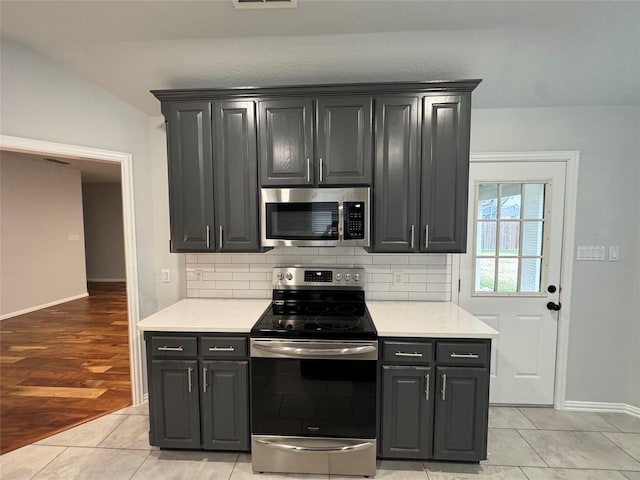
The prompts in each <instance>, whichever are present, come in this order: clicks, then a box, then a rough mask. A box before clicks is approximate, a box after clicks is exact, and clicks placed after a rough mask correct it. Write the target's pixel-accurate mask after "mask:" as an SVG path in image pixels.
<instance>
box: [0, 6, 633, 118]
mask: <svg viewBox="0 0 640 480" xmlns="http://www.w3.org/2000/svg"><path fill="white" fill-rule="evenodd" d="M0 14H1V20H0V22H1V23H0V28H1V32H2V38H3V40H4V41H7V40H9V41H13V42H17V43H19V44H22V45H24V46H26V47H28V48H30V49H32V50H34V51H35V52H37V53H39V54H40V55H42V56H44V57H46V58H48V59H50V60H51V61H53V62H54V63H57V64H60V65H61V66H62V67H64V68H66V69H68V70H71V71H74V72H76V73H77V74H79V75H81V76H84V77H86V78H88V79H90V80H91V81H93V82H94V83H96V84H98V85H99V86H101V87H102V88H104V89H105V90H107V91H109V92H111V93H112V94H113V95H115V96H117V97H120V98H121V99H123V100H124V101H126V102H128V103H130V104H131V105H133V106H135V107H136V108H138V109H140V110H142V111H144V112H147V113H148V114H150V115H159V114H160V109H159V103H158V101H157V100H156V99H155V98H154V97H153V96H152V95H151V94H150V93H149V90H151V89H168V88H224V87H237V86H273V85H288V84H289V85H293V84H314V83H345V82H369V81H371V82H373V81H411V80H413V81H422V80H451V79H462V78H482V79H483V82H482V83H481V84H480V86H479V87H478V89H477V90H476V91H475V92H474V106H476V107H490V108H493V107H537V106H555V105H639V104H640V2H638V1H628V2H620V1H613V0H611V1H602V2H598V1H516V0H513V1H506V2H505V1H482V0H476V1H426V0H424V1H404V0H351V1H337V0H336V1H327V0H324V1H318V0H298V2H297V8H279V9H243V10H239V9H235V8H234V7H233V4H232V1H231V0H219V1H182V0H174V1H133V0H129V1H89V0H84V1H55V0H49V1H41V2H36V1H28V0H21V1H7V0H2V1H1V2H0Z"/></svg>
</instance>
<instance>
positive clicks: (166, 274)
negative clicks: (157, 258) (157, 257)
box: [162, 268, 171, 283]
mask: <svg viewBox="0 0 640 480" xmlns="http://www.w3.org/2000/svg"><path fill="white" fill-rule="evenodd" d="M162 281H163V282H164V283H170V282H171V271H170V270H169V269H168V268H163V269H162Z"/></svg>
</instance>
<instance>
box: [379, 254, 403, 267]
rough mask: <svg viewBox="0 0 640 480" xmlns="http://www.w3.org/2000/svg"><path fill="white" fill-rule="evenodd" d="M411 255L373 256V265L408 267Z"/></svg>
mask: <svg viewBox="0 0 640 480" xmlns="http://www.w3.org/2000/svg"><path fill="white" fill-rule="evenodd" d="M408 257H409V255H401V254H395V255H379V254H378V255H374V256H373V264H374V265H382V264H385V265H407V264H408V263H409V260H408Z"/></svg>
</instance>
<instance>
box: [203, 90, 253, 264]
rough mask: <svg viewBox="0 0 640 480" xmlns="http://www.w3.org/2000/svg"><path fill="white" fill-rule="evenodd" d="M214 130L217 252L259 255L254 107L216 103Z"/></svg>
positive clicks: (242, 104) (251, 103)
mask: <svg viewBox="0 0 640 480" xmlns="http://www.w3.org/2000/svg"><path fill="white" fill-rule="evenodd" d="M213 128H214V149H215V150H214V151H215V156H214V164H213V171H214V186H215V213H216V219H217V225H216V228H215V235H214V237H215V243H216V246H217V249H218V250H219V251H223V252H227V251H229V252H233V251H243V252H247V251H257V250H258V245H259V240H258V167H257V157H256V124H255V106H254V103H253V102H251V101H249V102H233V101H226V102H215V103H214V105H213Z"/></svg>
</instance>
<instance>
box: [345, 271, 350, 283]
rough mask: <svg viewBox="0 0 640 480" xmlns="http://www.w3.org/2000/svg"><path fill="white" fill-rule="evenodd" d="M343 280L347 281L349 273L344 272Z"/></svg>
mask: <svg viewBox="0 0 640 480" xmlns="http://www.w3.org/2000/svg"><path fill="white" fill-rule="evenodd" d="M344 281H345V282H348V281H349V274H348V273H345V274H344Z"/></svg>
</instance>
